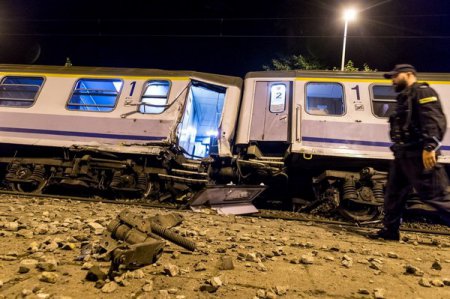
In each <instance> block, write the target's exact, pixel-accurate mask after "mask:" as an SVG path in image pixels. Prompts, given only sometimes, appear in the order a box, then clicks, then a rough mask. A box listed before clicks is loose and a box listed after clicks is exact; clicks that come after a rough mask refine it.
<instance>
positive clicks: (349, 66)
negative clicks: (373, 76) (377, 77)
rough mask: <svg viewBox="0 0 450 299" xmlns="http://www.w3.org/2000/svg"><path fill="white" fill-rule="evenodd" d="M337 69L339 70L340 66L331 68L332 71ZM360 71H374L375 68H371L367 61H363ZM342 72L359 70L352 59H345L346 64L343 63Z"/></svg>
mask: <svg viewBox="0 0 450 299" xmlns="http://www.w3.org/2000/svg"><path fill="white" fill-rule="evenodd" d="M339 70H340V68H337V67H334V68H333V71H339ZM362 71H363V72H376V71H377V69H371V68H370V67H369V65H368V64H367V63H364V64H363V68H362ZM344 72H359V68H357V67H356V66H355V64H354V63H353V61H351V60H349V61H347V64H346V65H344Z"/></svg>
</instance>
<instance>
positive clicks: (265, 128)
mask: <svg viewBox="0 0 450 299" xmlns="http://www.w3.org/2000/svg"><path fill="white" fill-rule="evenodd" d="M291 90H292V82H290V81H271V82H261V81H257V82H256V85H255V93H254V100H253V111H252V112H253V114H252V122H251V127H250V140H251V141H284V142H288V141H290V138H289V136H290V135H289V134H288V125H289V110H290V105H291Z"/></svg>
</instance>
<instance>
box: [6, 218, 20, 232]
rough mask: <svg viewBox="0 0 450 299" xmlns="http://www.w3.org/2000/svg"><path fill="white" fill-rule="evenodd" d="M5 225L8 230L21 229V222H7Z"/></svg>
mask: <svg viewBox="0 0 450 299" xmlns="http://www.w3.org/2000/svg"><path fill="white" fill-rule="evenodd" d="M3 227H4V228H5V230H7V231H11V232H16V231H18V230H19V222H16V221H15V222H7V223H5V224H4V225H3Z"/></svg>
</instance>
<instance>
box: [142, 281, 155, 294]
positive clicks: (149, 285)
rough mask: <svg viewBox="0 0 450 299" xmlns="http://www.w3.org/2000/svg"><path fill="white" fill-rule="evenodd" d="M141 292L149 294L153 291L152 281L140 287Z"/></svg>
mask: <svg viewBox="0 0 450 299" xmlns="http://www.w3.org/2000/svg"><path fill="white" fill-rule="evenodd" d="M142 291H144V292H151V291H153V280H150V281H148V282H146V283H145V284H144V285H143V286H142Z"/></svg>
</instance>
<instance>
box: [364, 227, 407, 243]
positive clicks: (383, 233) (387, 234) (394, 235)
mask: <svg viewBox="0 0 450 299" xmlns="http://www.w3.org/2000/svg"><path fill="white" fill-rule="evenodd" d="M368 237H369V238H370V239H384V240H392V241H400V232H399V231H398V229H395V230H394V229H388V228H382V229H380V230H379V231H377V232H375V233H370V234H368Z"/></svg>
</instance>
